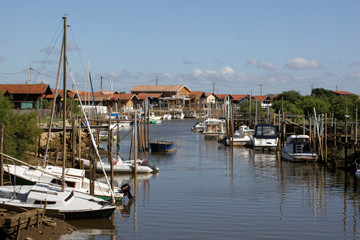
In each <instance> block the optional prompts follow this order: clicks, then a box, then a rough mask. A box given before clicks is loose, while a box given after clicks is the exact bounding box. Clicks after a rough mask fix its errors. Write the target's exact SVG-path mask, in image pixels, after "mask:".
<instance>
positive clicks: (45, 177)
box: [4, 164, 131, 203]
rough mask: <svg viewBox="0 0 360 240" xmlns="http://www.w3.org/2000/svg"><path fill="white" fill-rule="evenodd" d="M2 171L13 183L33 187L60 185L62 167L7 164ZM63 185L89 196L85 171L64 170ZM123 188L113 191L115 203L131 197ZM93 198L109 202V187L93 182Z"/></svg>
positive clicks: (88, 183)
mask: <svg viewBox="0 0 360 240" xmlns="http://www.w3.org/2000/svg"><path fill="white" fill-rule="evenodd" d="M4 171H5V172H6V173H8V174H9V173H10V176H11V178H12V180H13V182H14V183H16V184H20V185H34V184H36V183H38V182H42V183H53V184H61V177H62V167H58V166H46V167H42V166H39V167H29V166H17V165H16V166H15V165H11V164H8V165H6V166H5V167H4ZM65 184H66V187H67V188H69V189H72V190H74V191H76V192H81V193H85V194H90V179H88V178H86V177H85V170H82V169H75V168H66V169H65ZM123 188H125V186H122V187H121V188H115V189H114V198H115V201H116V202H117V203H120V202H121V201H122V200H123V199H124V194H126V195H127V196H128V197H129V196H131V194H130V193H129V191H130V189H127V188H125V189H126V190H125V191H123V190H122V189H123ZM94 196H95V197H100V198H102V199H104V200H107V201H111V192H110V188H109V186H108V185H107V184H106V183H102V182H99V181H94Z"/></svg>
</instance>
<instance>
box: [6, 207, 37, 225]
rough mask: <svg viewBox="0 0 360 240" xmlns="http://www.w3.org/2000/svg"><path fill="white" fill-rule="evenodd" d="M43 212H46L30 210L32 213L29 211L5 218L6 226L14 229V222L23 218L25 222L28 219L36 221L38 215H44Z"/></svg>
mask: <svg viewBox="0 0 360 240" xmlns="http://www.w3.org/2000/svg"><path fill="white" fill-rule="evenodd" d="M43 212H44V210H43V209H33V210H30V211H27V212H23V213H17V214H13V215H11V216H9V217H6V218H5V224H4V225H5V226H10V227H12V224H13V223H14V222H18V219H19V217H21V218H22V219H23V221H24V222H26V221H27V219H28V218H34V219H36V218H37V214H42V213H43ZM8 224H9V225H8Z"/></svg>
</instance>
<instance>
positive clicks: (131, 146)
mask: <svg viewBox="0 0 360 240" xmlns="http://www.w3.org/2000/svg"><path fill="white" fill-rule="evenodd" d="M135 125H136V122H134V126H133V131H132V136H131V143H130V152H129V160H131V152H132V148H133V143H134V136H135Z"/></svg>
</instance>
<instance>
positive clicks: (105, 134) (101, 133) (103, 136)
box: [99, 131, 116, 141]
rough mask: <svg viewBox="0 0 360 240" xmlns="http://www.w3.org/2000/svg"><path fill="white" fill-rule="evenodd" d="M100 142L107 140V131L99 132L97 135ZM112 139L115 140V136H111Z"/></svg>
mask: <svg viewBox="0 0 360 240" xmlns="http://www.w3.org/2000/svg"><path fill="white" fill-rule="evenodd" d="M99 138H100V141H107V140H108V139H109V135H108V131H100V133H99ZM113 139H114V140H116V135H115V134H114V135H113Z"/></svg>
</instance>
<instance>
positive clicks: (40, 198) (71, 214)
mask: <svg viewBox="0 0 360 240" xmlns="http://www.w3.org/2000/svg"><path fill="white" fill-rule="evenodd" d="M63 20H64V38H63V43H62V53H61V56H62V57H63V59H64V60H63V67H64V71H63V77H64V97H63V106H64V107H63V111H64V113H63V133H64V137H63V166H62V168H61V171H60V170H59V171H58V172H61V180H55V183H61V188H59V187H58V186H55V185H53V184H51V183H36V184H35V185H34V186H28V185H20V186H10V187H9V186H5V187H4V186H3V187H0V202H2V203H3V204H5V205H10V206H16V207H22V208H42V207H45V206H46V209H47V210H52V211H55V212H58V213H60V214H62V215H65V219H74V218H92V217H109V216H110V214H111V213H112V212H113V211H114V210H115V208H116V207H115V206H104V203H105V202H104V201H103V200H101V199H99V198H97V197H94V196H90V195H88V194H84V193H81V192H77V191H74V189H71V188H69V187H68V186H66V180H68V179H69V177H68V178H66V177H65V175H66V173H65V172H66V169H65V162H66V137H65V136H66V29H67V18H66V17H63ZM60 63H61V61H60ZM59 69H60V67H59ZM58 76H59V73H58ZM85 118H86V116H85ZM86 120H87V119H86ZM91 136H92V135H91ZM92 142H93V144H94V143H95V141H94V138H93V136H92ZM95 145H96V144H94V146H95ZM96 150H97V149H96ZM97 153H98V152H97ZM1 154H3V153H1ZM3 155H5V154H3ZM98 156H99V154H98ZM45 157H46V155H45ZM100 163H101V160H100ZM14 171H16V170H14ZM15 175H16V174H15ZM55 175H56V177H57V179H58V178H59V176H58V175H59V174H58V175H57V174H55ZM105 178H106V181H107V184H108V186H109V188H108V191H109V193H110V196H111V199H112V203H114V202H115V197H114V192H113V191H112V189H111V187H110V184H109V181H108V179H107V177H106V175H105ZM51 182H52V181H51ZM127 189H129V188H128V187H127Z"/></svg>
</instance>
